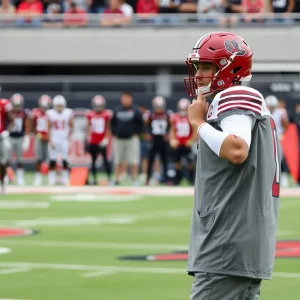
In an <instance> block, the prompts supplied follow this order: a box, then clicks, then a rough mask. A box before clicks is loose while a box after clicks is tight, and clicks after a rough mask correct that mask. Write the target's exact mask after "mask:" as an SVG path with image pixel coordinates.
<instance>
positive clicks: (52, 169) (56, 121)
mask: <svg viewBox="0 0 300 300" xmlns="http://www.w3.org/2000/svg"><path fill="white" fill-rule="evenodd" d="M52 104H53V108H52V109H49V110H48V111H47V117H48V124H49V125H48V126H49V130H50V139H49V144H48V149H49V173H48V184H49V185H54V184H55V183H56V163H57V160H58V158H61V159H62V165H63V171H62V181H63V184H65V185H68V184H69V162H68V154H69V139H70V137H71V134H72V130H73V110H72V109H70V108H67V101H66V99H65V97H64V96H62V95H57V96H55V97H54V98H53V102H52Z"/></svg>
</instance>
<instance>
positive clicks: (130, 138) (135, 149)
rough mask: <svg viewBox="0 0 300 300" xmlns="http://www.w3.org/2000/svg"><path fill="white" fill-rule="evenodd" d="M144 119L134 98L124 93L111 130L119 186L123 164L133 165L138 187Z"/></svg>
mask: <svg viewBox="0 0 300 300" xmlns="http://www.w3.org/2000/svg"><path fill="white" fill-rule="evenodd" d="M143 128H144V126H143V118H142V114H141V112H140V111H139V109H138V108H137V107H135V106H134V105H133V97H132V95H131V94H130V93H127V92H124V93H122V95H121V105H120V106H117V107H116V108H115V109H114V112H113V117H112V120H111V130H112V134H113V136H114V165H115V183H116V184H119V180H120V173H121V164H122V163H123V162H127V163H128V164H130V165H131V176H132V183H133V185H138V184H139V182H138V180H137V176H138V169H139V164H140V138H139V135H140V134H141V133H142V132H143Z"/></svg>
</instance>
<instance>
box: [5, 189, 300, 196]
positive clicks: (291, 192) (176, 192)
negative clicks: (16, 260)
mask: <svg viewBox="0 0 300 300" xmlns="http://www.w3.org/2000/svg"><path fill="white" fill-rule="evenodd" d="M72 193H73V194H74V193H84V194H90V193H93V194H95V193H97V194H101V195H103V194H107V195H143V196H170V197H176V196H178V197H182V196H185V197H192V196H193V195H194V188H193V187H191V186H190V187H164V186H162V187H160V186H158V187H157V186H155V187H131V186H119V187H115V186H114V187H109V186H108V187H101V186H99V187H98V186H84V187H81V186H79V187H74V186H63V187H62V186H54V187H49V186H41V187H34V186H22V187H20V186H9V187H8V194H22V195H24V194H52V195H53V194H72ZM280 196H281V197H297V198H299V197H300V189H299V188H286V189H281V190H280Z"/></svg>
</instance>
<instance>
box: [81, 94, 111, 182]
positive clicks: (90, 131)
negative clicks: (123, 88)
mask: <svg viewBox="0 0 300 300" xmlns="http://www.w3.org/2000/svg"><path fill="white" fill-rule="evenodd" d="M105 106H106V101H105V98H104V97H103V96H101V95H96V96H95V97H94V98H93V99H92V110H89V111H88V112H87V113H86V118H87V127H86V137H87V144H88V152H89V153H90V155H91V158H92V165H91V172H92V176H93V184H94V185H97V169H96V160H97V157H98V155H99V154H101V155H102V159H103V162H104V167H105V171H106V174H107V178H108V181H109V183H111V167H110V163H109V161H108V159H107V145H108V143H109V139H110V137H111V133H110V119H111V112H110V111H109V110H107V109H105Z"/></svg>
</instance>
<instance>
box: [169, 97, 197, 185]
mask: <svg viewBox="0 0 300 300" xmlns="http://www.w3.org/2000/svg"><path fill="white" fill-rule="evenodd" d="M190 104H191V102H190V101H189V100H188V99H185V98H182V99H180V100H179V101H178V103H177V110H178V112H177V113H175V114H173V115H172V118H171V128H170V145H171V147H172V149H173V156H174V162H175V170H176V177H175V185H179V184H180V182H181V179H182V159H183V158H184V159H185V160H186V162H187V168H188V180H189V181H190V183H192V184H194V161H193V153H192V145H193V143H194V142H195V136H196V133H195V131H194V130H193V128H192V126H191V124H190V122H189V119H188V114H187V112H188V108H189V105H190Z"/></svg>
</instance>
